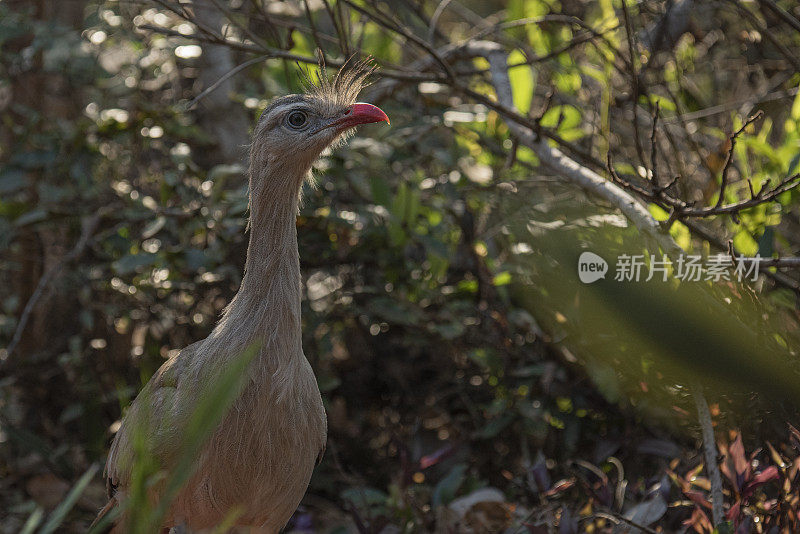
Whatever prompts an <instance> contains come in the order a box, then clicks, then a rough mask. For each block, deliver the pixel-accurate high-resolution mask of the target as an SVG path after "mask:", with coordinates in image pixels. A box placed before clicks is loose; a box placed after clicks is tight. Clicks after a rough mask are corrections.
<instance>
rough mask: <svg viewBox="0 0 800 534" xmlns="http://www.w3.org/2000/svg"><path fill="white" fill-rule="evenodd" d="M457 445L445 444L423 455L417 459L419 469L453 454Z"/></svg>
mask: <svg viewBox="0 0 800 534" xmlns="http://www.w3.org/2000/svg"><path fill="white" fill-rule="evenodd" d="M457 448H458V447H457V446H456V445H452V444H451V445H445V446H444V447H442V448H441V449H439V450H437V451H435V452H432V453H431V454H428V455H425V456H423V457H422V458H420V459H419V468H420V469H427V468H429V467H431V466H432V465H436V464H438V463H439V462H441V461H442V460H444V459H445V458H449V457H450V456H452V455H453V453H454V452H455V451H456V449H457Z"/></svg>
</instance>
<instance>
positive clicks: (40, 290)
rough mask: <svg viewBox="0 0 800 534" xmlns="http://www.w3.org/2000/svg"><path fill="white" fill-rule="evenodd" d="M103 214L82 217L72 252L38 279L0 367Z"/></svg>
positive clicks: (80, 251) (78, 253) (87, 241)
mask: <svg viewBox="0 0 800 534" xmlns="http://www.w3.org/2000/svg"><path fill="white" fill-rule="evenodd" d="M105 213H106V211H105V210H101V211H98V212H97V213H95V214H94V215H91V216H86V217H84V218H83V220H82V221H81V234H80V236H79V237H78V241H77V242H76V243H75V246H74V247H72V250H70V251H69V252H68V253H67V254H66V256H64V257H63V258H61V260H59V262H58V263H56V264H55V265H53V266H52V267H50V268H49V269H48V270H47V272H45V273H44V275H42V277H41V278H39V282H38V284H37V285H36V289H35V290H34V291H33V293H32V294H31V296H30V298H29V299H28V302H27V303H25V308H24V309H23V310H22V314H20V316H19V322H18V323H17V328H16V330H14V336H13V337H12V338H11V342H10V343H9V344H8V346H7V347H6V350H5V355H4V356H5V357H4V358H3V359H0V365H4V364H6V362H8V358H9V357H10V356H11V354H12V353H13V352H14V349H16V348H17V345H19V342H20V341H21V340H22V335H23V334H24V333H25V327H27V326H28V321H29V320H30V318H31V314H32V313H33V310H34V308H35V307H36V303H37V302H39V299H40V298H41V297H42V295H43V294H44V292H45V290H46V289H47V287H48V286H49V285H50V283H51V282H52V281H53V280H54V279H55V277H56V275H58V274H59V272H61V269H62V268H63V267H64V265H66V264H67V263H70V262H72V261H75V260H76V259H78V258H79V257H80V256H81V255H82V254H83V252H84V250H86V247H87V245H88V244H89V240H90V239H91V237H92V235H93V234H94V231H95V230H96V229H97V225H98V223H99V222H100V219H101V217H102V216H103V215H104V214H105Z"/></svg>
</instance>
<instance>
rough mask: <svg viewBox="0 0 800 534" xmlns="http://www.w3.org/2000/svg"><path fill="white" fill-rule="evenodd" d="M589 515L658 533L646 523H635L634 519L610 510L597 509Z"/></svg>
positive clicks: (616, 523) (650, 533)
mask: <svg viewBox="0 0 800 534" xmlns="http://www.w3.org/2000/svg"><path fill="white" fill-rule="evenodd" d="M590 517H600V518H602V519H608V520H609V521H611V522H613V523H614V524H615V525H619V524H620V523H625V524H626V525H628V526H630V527H633V528H638V529H639V530H641V531H642V532H646V533H647V534H658V531H656V530H653V529H652V528H650V527H648V526H646V525H642V524H641V523H637V522H636V521H632V520H630V519H628V518H627V517H625V516H624V515H622V514H618V513H616V512H612V511H611V510H604V511H598V512H595V513H594V514H593V515H592V516H590Z"/></svg>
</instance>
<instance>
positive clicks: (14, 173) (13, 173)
mask: <svg viewBox="0 0 800 534" xmlns="http://www.w3.org/2000/svg"><path fill="white" fill-rule="evenodd" d="M27 183H28V181H27V179H26V177H25V173H24V172H22V171H21V170H19V169H13V168H7V169H4V170H3V171H1V172H0V194H8V193H13V192H14V191H17V190H19V189H22V188H23V187H25V185H26V184H27Z"/></svg>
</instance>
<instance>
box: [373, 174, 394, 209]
mask: <svg viewBox="0 0 800 534" xmlns="http://www.w3.org/2000/svg"><path fill="white" fill-rule="evenodd" d="M369 189H370V191H371V192H372V200H373V201H374V202H375V203H376V204H380V205H381V206H386V207H387V208H388V207H389V205H390V204H391V202H392V200H391V199H392V193H391V191H390V190H389V184H388V183H387V182H386V178H384V177H383V176H377V175H374V176H371V177H370V179H369Z"/></svg>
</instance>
